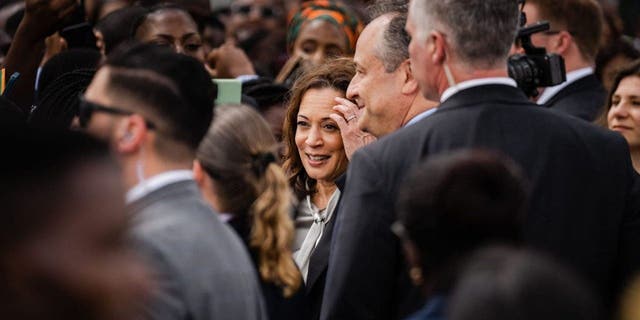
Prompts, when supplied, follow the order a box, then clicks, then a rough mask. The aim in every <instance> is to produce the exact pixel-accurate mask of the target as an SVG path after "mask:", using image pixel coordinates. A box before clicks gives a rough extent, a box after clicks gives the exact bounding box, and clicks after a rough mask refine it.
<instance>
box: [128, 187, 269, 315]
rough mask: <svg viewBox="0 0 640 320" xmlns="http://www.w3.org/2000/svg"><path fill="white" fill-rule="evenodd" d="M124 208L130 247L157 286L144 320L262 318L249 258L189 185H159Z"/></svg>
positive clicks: (241, 246) (239, 243) (261, 306)
mask: <svg viewBox="0 0 640 320" xmlns="http://www.w3.org/2000/svg"><path fill="white" fill-rule="evenodd" d="M130 209H131V211H132V214H133V224H134V226H133V238H134V241H135V244H136V246H137V249H139V250H138V251H139V252H140V253H141V254H142V255H143V257H144V258H146V259H147V260H148V262H149V264H150V266H151V267H152V269H153V271H154V272H155V274H154V280H156V284H157V288H156V291H155V293H154V296H153V299H152V301H151V303H150V305H149V307H148V308H147V311H148V314H147V317H148V318H150V319H154V320H158V319H162V320H164V319H167V320H174V319H175V320H177V319H189V320H191V319H193V320H205V319H251V320H253V319H260V320H261V319H267V313H266V309H265V305H264V301H263V298H262V293H261V291H260V290H261V289H260V284H259V282H258V278H257V274H256V271H255V269H254V266H253V263H252V262H251V259H250V258H249V254H248V253H247V251H246V249H245V247H244V245H243V244H242V242H241V241H240V239H239V238H238V237H237V236H236V234H235V233H234V232H233V231H232V230H231V229H229V227H227V226H226V225H225V224H223V223H222V222H220V220H219V219H218V217H217V216H216V213H215V212H214V211H213V210H212V209H211V208H210V207H209V206H207V205H206V204H205V203H204V202H203V200H202V199H201V197H200V193H199V191H198V188H197V186H196V184H195V183H194V182H193V181H182V182H177V183H173V184H170V185H168V186H165V187H163V188H161V189H159V190H156V191H154V192H152V193H150V194H148V195H146V196H145V197H143V198H142V199H140V200H138V201H136V202H134V203H132V204H131V206H130Z"/></svg>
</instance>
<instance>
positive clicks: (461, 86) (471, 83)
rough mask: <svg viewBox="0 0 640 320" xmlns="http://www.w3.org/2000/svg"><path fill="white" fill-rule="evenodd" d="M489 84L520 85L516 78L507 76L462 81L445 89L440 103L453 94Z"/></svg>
mask: <svg viewBox="0 0 640 320" xmlns="http://www.w3.org/2000/svg"><path fill="white" fill-rule="evenodd" d="M488 84H502V85H507V86H512V87H517V86H518V85H517V84H516V81H515V80H513V79H511V78H507V77H493V78H480V79H473V80H467V81H462V82H460V83H458V84H456V85H455V86H453V87H449V88H447V90H445V91H444V92H443V93H442V95H441V96H440V103H443V102H445V101H446V100H447V99H449V98H451V96H453V95H454V94H456V93H458V92H460V91H462V90H465V89H469V88H473V87H479V86H485V85H488Z"/></svg>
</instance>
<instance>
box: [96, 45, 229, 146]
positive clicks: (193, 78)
mask: <svg viewBox="0 0 640 320" xmlns="http://www.w3.org/2000/svg"><path fill="white" fill-rule="evenodd" d="M106 65H107V66H110V67H114V68H122V69H132V70H148V71H152V72H155V73H157V74H159V75H161V76H163V77H166V78H168V79H169V80H171V82H172V83H173V84H174V85H175V86H176V87H177V89H178V91H179V94H180V96H181V99H182V100H183V101H184V102H185V104H184V108H173V109H172V111H171V113H174V116H172V117H171V118H172V120H169V121H171V122H172V123H173V125H174V126H175V129H176V131H177V132H180V134H184V135H186V136H185V137H184V138H185V141H186V142H187V143H188V145H189V146H190V147H191V148H192V149H193V150H194V151H195V150H196V149H197V148H198V145H199V143H200V140H202V138H203V137H204V135H205V134H206V133H207V130H208V128H209V125H210V124H211V121H212V118H213V107H214V99H215V97H216V95H217V87H216V86H215V84H214V83H213V81H212V80H211V77H210V75H209V73H208V72H207V71H206V70H205V68H204V66H203V65H202V63H201V62H200V61H198V60H196V59H194V58H192V57H189V56H187V55H183V54H178V53H175V52H173V51H172V50H171V49H169V48H166V47H162V46H158V45H154V44H141V43H131V44H128V45H126V46H122V47H120V48H118V49H117V50H116V51H115V52H114V53H113V54H111V55H110V56H109V57H108V59H107V62H106Z"/></svg>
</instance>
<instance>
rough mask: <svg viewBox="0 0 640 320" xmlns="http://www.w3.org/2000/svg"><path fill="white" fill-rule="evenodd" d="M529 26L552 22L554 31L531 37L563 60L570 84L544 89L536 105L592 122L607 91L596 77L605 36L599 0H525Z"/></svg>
mask: <svg viewBox="0 0 640 320" xmlns="http://www.w3.org/2000/svg"><path fill="white" fill-rule="evenodd" d="M524 12H525V13H526V15H527V25H532V24H535V23H537V22H538V21H543V20H544V21H549V23H550V24H551V29H550V30H548V31H546V32H540V33H537V34H534V35H532V36H531V41H532V42H533V44H534V45H535V46H537V47H543V48H545V49H547V52H549V53H556V54H559V55H561V56H562V57H563V58H564V62H565V67H566V71H567V81H565V82H564V83H562V84H560V85H557V86H554V87H549V88H545V89H544V90H543V91H542V92H541V93H540V95H539V96H538V97H537V100H536V102H537V103H538V104H539V105H543V106H545V107H547V108H551V109H552V110H555V111H559V112H563V113H567V114H570V115H573V116H576V117H578V118H581V119H584V120H587V121H593V120H594V119H595V118H596V116H597V115H598V114H599V113H600V109H601V108H602V106H603V105H604V102H605V99H606V92H605V90H604V88H603V87H602V84H601V83H600V81H599V80H598V78H596V76H595V75H594V73H593V72H594V66H595V58H596V54H597V52H598V47H599V43H600V37H601V34H602V26H603V17H602V9H601V8H600V5H599V4H598V2H597V1H596V0H526V2H525V5H524Z"/></svg>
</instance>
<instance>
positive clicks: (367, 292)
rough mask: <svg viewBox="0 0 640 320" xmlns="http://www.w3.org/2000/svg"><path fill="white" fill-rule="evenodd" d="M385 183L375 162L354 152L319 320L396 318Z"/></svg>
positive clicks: (389, 203)
mask: <svg viewBox="0 0 640 320" xmlns="http://www.w3.org/2000/svg"><path fill="white" fill-rule="evenodd" d="M382 177H383V172H382V170H381V169H380V168H379V167H378V166H377V165H376V162H375V160H374V157H373V156H371V155H370V154H368V153H366V150H360V151H359V152H356V154H355V155H354V157H353V159H352V161H351V163H350V165H349V169H348V172H347V185H346V189H345V192H344V194H343V197H342V200H341V205H340V206H339V207H338V210H339V212H340V214H339V215H338V217H337V218H338V221H336V227H337V226H339V227H337V228H335V229H334V234H333V237H334V239H333V240H334V241H333V245H334V247H333V248H332V250H331V254H330V258H329V270H328V274H327V282H326V288H325V292H324V298H323V304H322V312H321V319H332V320H335V319H390V318H392V314H393V312H394V311H393V310H389V307H390V306H392V305H393V303H392V301H393V298H394V296H393V295H394V291H395V279H394V277H395V275H396V274H397V273H396V268H397V254H398V245H397V241H396V239H395V236H394V235H393V234H392V233H391V230H390V229H389V225H390V224H391V223H392V222H393V220H394V214H393V208H392V206H393V203H392V200H391V195H390V194H389V192H386V191H387V188H386V187H385V185H386V184H385V182H384V181H383V179H382Z"/></svg>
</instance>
